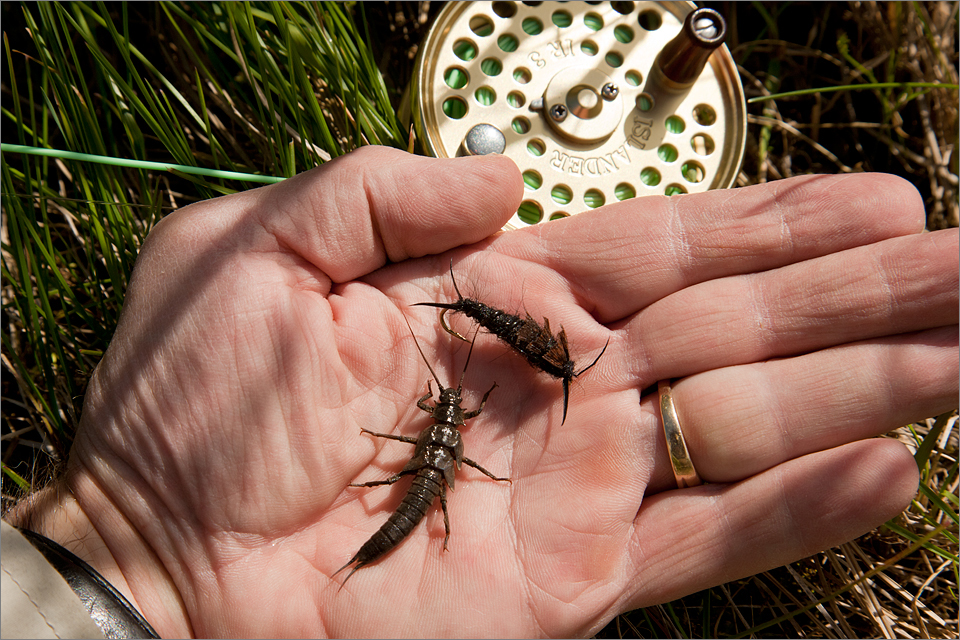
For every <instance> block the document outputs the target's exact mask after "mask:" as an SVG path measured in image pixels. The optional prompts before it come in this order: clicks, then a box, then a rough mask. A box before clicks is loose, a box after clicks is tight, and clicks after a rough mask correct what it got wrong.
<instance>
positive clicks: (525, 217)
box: [517, 200, 543, 224]
mask: <svg viewBox="0 0 960 640" xmlns="http://www.w3.org/2000/svg"><path fill="white" fill-rule="evenodd" d="M517 217H518V218H520V220H522V221H523V222H526V223H527V224H537V223H538V222H540V221H541V220H543V209H541V208H540V205H539V204H537V203H536V202H534V201H533V200H524V201H523V202H521V203H520V208H519V209H517Z"/></svg>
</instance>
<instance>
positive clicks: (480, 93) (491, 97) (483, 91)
mask: <svg viewBox="0 0 960 640" xmlns="http://www.w3.org/2000/svg"><path fill="white" fill-rule="evenodd" d="M473 97H474V98H475V99H476V101H477V102H478V103H479V104H482V105H483V106H485V107H489V106H490V105H492V104H493V103H494V102H496V101H497V93H496V92H495V91H494V90H493V89H491V88H490V87H480V88H479V89H477V90H476V92H474V94H473Z"/></svg>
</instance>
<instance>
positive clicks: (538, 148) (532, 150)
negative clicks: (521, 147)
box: [527, 138, 547, 158]
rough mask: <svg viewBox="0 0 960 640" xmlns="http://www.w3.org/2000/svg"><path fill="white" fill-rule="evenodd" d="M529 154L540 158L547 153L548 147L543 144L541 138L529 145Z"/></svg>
mask: <svg viewBox="0 0 960 640" xmlns="http://www.w3.org/2000/svg"><path fill="white" fill-rule="evenodd" d="M527 152H528V153H529V154H530V155H532V156H535V157H537V158H539V157H540V156H542V155H543V154H544V153H546V152H547V145H545V144H543V140H541V139H540V138H534V139H533V140H531V141H530V142H528V143H527Z"/></svg>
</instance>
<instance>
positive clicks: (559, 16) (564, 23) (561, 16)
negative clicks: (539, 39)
mask: <svg viewBox="0 0 960 640" xmlns="http://www.w3.org/2000/svg"><path fill="white" fill-rule="evenodd" d="M550 19H551V20H553V24H555V25H557V26H558V27H560V28H561V29H565V28H566V27H569V26H570V25H572V24H573V16H571V15H570V13H569V12H567V11H554V12H553V15H552V16H550Z"/></svg>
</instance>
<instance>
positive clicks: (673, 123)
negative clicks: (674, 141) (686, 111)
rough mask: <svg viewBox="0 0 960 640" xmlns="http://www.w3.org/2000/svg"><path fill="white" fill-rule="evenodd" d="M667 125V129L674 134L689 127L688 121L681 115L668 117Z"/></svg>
mask: <svg viewBox="0 0 960 640" xmlns="http://www.w3.org/2000/svg"><path fill="white" fill-rule="evenodd" d="M666 125H667V131H668V132H670V133H673V134H677V133H683V130H684V129H686V128H687V125H686V123H685V122H684V121H683V118H681V117H680V116H670V117H669V118H667V122H666Z"/></svg>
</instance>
